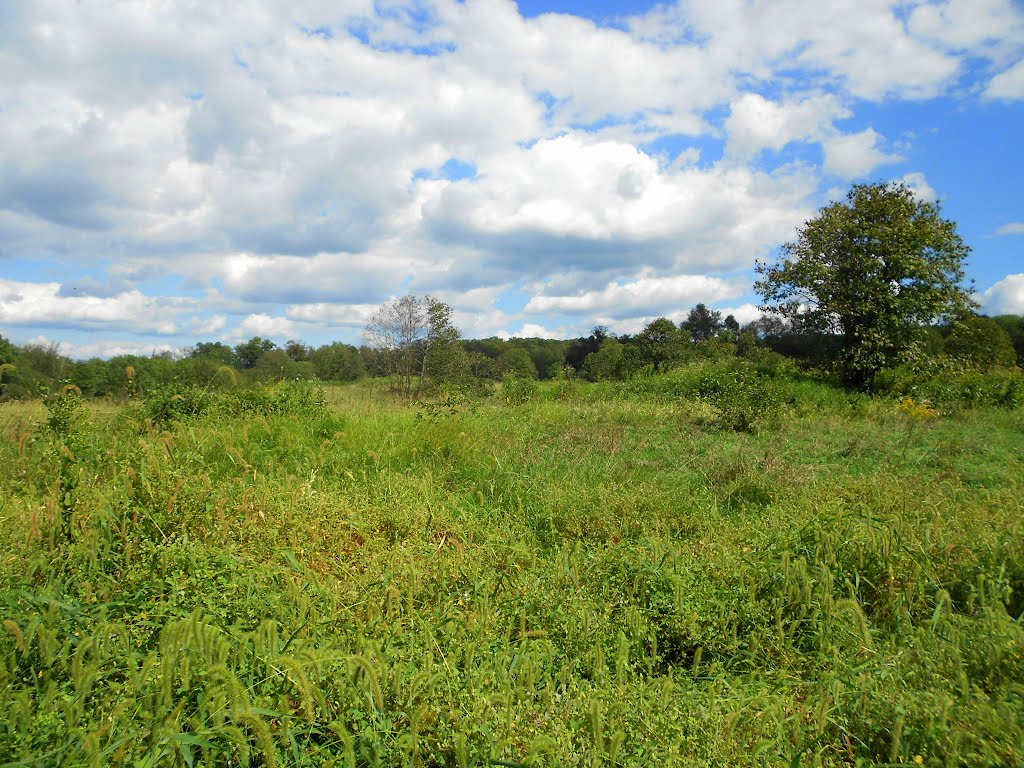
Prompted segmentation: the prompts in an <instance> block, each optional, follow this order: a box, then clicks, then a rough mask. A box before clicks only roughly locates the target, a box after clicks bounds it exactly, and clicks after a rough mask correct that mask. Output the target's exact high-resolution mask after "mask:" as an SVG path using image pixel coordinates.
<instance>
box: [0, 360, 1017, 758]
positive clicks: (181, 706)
mask: <svg viewBox="0 0 1024 768" xmlns="http://www.w3.org/2000/svg"><path fill="white" fill-rule="evenodd" d="M708 381H711V380H710V379H708V378H707V376H706V372H705V373H693V372H688V373H683V374H679V375H677V376H675V377H674V378H673V377H667V378H665V379H662V380H654V381H648V382H639V383H630V384H618V385H586V384H583V383H579V382H572V383H571V384H565V383H564V382H563V383H557V382H556V383H552V384H547V385H544V386H542V387H541V388H540V390H539V391H537V392H535V393H532V394H530V396H529V399H528V400H527V401H526V402H525V403H522V404H519V405H510V404H509V400H508V399H507V398H504V397H503V396H502V393H501V392H500V391H499V392H498V393H497V394H496V395H495V396H494V397H493V398H491V399H490V400H486V401H482V402H468V401H467V402H464V401H457V402H456V401H452V405H451V407H444V408H434V409H432V408H430V407H425V406H419V407H417V406H408V405H402V404H396V403H391V402H388V401H387V400H386V398H385V393H384V391H383V388H382V387H381V386H380V384H379V383H378V384H374V383H373V382H369V383H364V384H360V385H355V386H352V387H345V388H330V389H328V390H327V391H326V392H325V400H326V405H324V406H320V405H318V404H317V403H316V402H315V398H314V399H309V398H307V397H305V396H302V397H298V396H296V397H293V396H291V395H282V394H281V393H279V392H278V393H275V392H269V393H263V394H261V395H260V396H259V397H258V398H256V399H255V400H253V399H252V398H250V399H249V400H245V402H246V403H252V402H257V404H258V405H259V407H260V408H262V409H263V410H262V411H261V412H258V413H257V412H246V413H239V412H238V408H236V407H235V406H231V407H230V408H228V407H227V406H217V405H215V406H213V407H212V408H211V409H210V410H208V411H207V412H206V413H204V414H202V415H199V416H195V417H183V418H181V419H180V420H173V419H170V420H167V421H163V422H160V421H158V422H156V423H154V422H153V421H152V419H148V420H147V416H146V410H145V407H141V408H140V407H139V406H126V407H124V408H123V409H121V410H117V409H115V408H114V407H112V406H104V407H103V408H102V409H98V408H97V407H96V406H92V405H89V406H87V407H82V408H78V409H76V408H73V407H71V408H69V409H68V410H69V413H68V419H67V421H66V422H60V420H57V422H56V423H55V422H54V419H53V418H52V414H53V410H52V409H51V411H47V409H45V408H43V407H42V406H41V405H39V404H16V405H15V404H6V405H3V406H2V407H0V436H2V440H0V466H3V467H4V468H5V469H4V471H3V472H2V473H0V521H2V522H0V551H2V554H0V585H2V590H3V591H2V603H0V610H2V612H3V616H2V619H3V621H4V624H3V627H2V628H0V712H9V713H10V714H9V715H8V716H7V717H6V718H5V719H3V718H0V765H39V766H49V765H69V766H71V765H74V766H78V765H128V766H141V767H145V766H198V765H204V766H221V765H253V766H273V765H282V766H285V765H287V766H323V765H338V766H350V765H357V766H372V765H379V766H404V765H408V766H471V765H474V766H486V765H495V764H497V765H501V764H505V765H524V766H598V765H601V766H651V765H698V766H699V765H706V766H720V765H778V764H782V765H794V766H795V765H799V766H816V765H820V766H832V765H879V764H900V763H904V764H906V763H909V764H914V763H915V761H918V758H920V759H919V762H923V763H924V764H925V765H943V766H945V765H949V766H959V765H963V766H984V765H989V766H997V765H1015V764H1020V763H1021V762H1024V661H1022V654H1024V629H1022V627H1021V614H1022V613H1024V522H1022V520H1024V517H1022V511H1024V501H1022V499H1024V493H1022V487H1021V486H1022V480H1024V466H1022V462H1024V459H1022V453H1024V452H1022V451H1021V450H1020V449H1021V446H1022V445H1024V411H1022V410H1021V409H1020V408H1017V409H1015V410H1013V409H1001V408H982V409H976V410H962V411H959V412H956V413H954V414H945V415H940V416H939V417H938V418H935V419H926V418H917V417H914V416H912V415H909V414H908V413H906V412H902V411H901V410H900V408H899V405H898V402H897V401H894V400H884V399H870V398H866V397H860V396H852V397H851V396H848V395H846V394H845V393H842V392H839V391H836V390H832V389H829V388H827V387H825V386H824V385H822V384H819V383H816V382H813V381H789V382H782V383H778V384H777V385H775V384H773V385H772V390H771V391H772V392H773V393H774V394H773V395H772V396H773V397H776V398H777V405H778V407H777V408H772V409H769V410H768V411H765V412H763V413H762V412H761V411H758V412H756V413H754V414H753V415H754V416H755V417H756V418H755V419H754V421H753V422H752V423H751V424H748V423H747V420H746V419H740V421H739V422H734V421H732V420H729V421H728V422H723V420H722V418H721V417H722V414H723V412H724V411H723V410H722V409H721V406H722V401H721V400H715V397H720V396H721V395H720V394H716V393H720V392H721V391H722V386H731V384H729V382H726V385H721V382H720V380H717V379H716V380H715V381H712V384H713V385H714V386H711V385H709V384H708ZM716 382H718V383H716ZM754 383H755V384H756V385H757V386H760V384H759V383H758V382H754ZM744 386H746V385H744ZM730 391H733V390H730ZM741 394H742V393H741ZM246 397H248V396H246ZM253 397H255V396H253ZM243 400H244V398H243ZM175 402H178V401H175ZM232 402H235V403H236V404H237V402H241V400H235V401H232ZM514 402H516V403H518V402H519V400H518V399H516V400H515V401H514ZM267 403H271V404H274V405H273V407H270V406H266V404H267ZM264 406H266V407H264ZM218 408H220V410H218ZM233 413H235V414H238V415H232V414H233ZM752 413H753V412H752ZM48 419H49V420H50V422H51V424H56V426H57V431H54V429H53V428H50V427H47V426H46V423H47V420H48ZM65 424H66V425H65ZM723 424H724V425H725V426H733V427H735V428H739V429H745V430H749V431H733V429H722V426H723ZM62 425H65V426H62Z"/></svg>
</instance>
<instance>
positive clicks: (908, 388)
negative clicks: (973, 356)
mask: <svg viewBox="0 0 1024 768" xmlns="http://www.w3.org/2000/svg"><path fill="white" fill-rule="evenodd" d="M875 391H876V392H879V393H884V394H890V395H895V396H898V397H913V398H915V399H917V400H930V401H932V403H934V404H935V406H936V407H937V408H938V409H939V410H943V411H955V410H960V409H963V408H978V407H981V406H996V407H1000V408H1019V407H1020V406H1021V405H1024V374H1022V373H1021V372H1020V371H1017V370H1013V369H1008V370H998V369H997V370H992V371H989V372H988V373H982V372H981V371H978V370H976V369H973V368H965V367H964V366H963V365H962V363H960V362H959V361H956V360H953V359H952V358H941V359H938V360H934V361H931V362H930V363H929V364H928V365H926V366H923V367H920V368H918V369H916V370H915V369H912V368H910V367H908V366H902V367H900V368H895V369H890V370H887V371H883V372H882V373H881V374H880V375H879V376H878V379H877V380H876V382H875Z"/></svg>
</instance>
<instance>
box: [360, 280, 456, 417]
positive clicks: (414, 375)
mask: <svg viewBox="0 0 1024 768" xmlns="http://www.w3.org/2000/svg"><path fill="white" fill-rule="evenodd" d="M451 316H452V308H451V307H449V306H448V305H447V304H445V303H444V302H441V301H437V300H436V299H433V298H431V297H430V296H424V297H422V298H420V297H417V296H413V295H411V294H410V295H406V296H403V297H402V298H400V299H396V300H395V301H393V302H391V303H389V304H385V305H384V306H382V307H381V308H380V309H378V310H377V311H376V312H375V313H374V314H373V315H372V316H371V317H370V320H369V322H368V323H367V325H366V331H365V332H364V334H363V335H364V338H365V339H366V342H367V343H368V344H369V345H370V346H371V347H373V348H376V349H377V350H378V352H379V353H380V364H381V366H382V368H383V370H384V371H385V373H386V374H387V375H389V376H391V377H393V379H394V381H395V384H396V387H395V388H396V389H397V390H398V391H400V392H401V393H402V394H403V395H405V396H406V397H409V398H415V397H418V396H419V394H420V391H421V389H422V387H423V385H424V382H425V381H427V380H428V379H429V380H431V381H432V382H433V383H435V384H436V383H442V382H444V381H449V380H451V379H452V378H453V377H456V376H457V375H459V374H461V373H463V372H465V371H466V370H468V358H467V356H466V354H465V350H463V348H462V344H461V342H460V340H459V336H460V334H459V331H458V329H457V328H456V327H455V326H454V325H452V322H451Z"/></svg>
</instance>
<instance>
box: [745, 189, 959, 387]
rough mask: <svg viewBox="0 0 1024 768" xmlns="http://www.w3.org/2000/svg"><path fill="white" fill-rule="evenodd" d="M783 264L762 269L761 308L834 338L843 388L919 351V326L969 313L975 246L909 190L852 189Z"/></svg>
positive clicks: (801, 235)
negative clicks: (968, 278) (969, 263)
mask: <svg viewBox="0 0 1024 768" xmlns="http://www.w3.org/2000/svg"><path fill="white" fill-rule="evenodd" d="M782 252H783V259H782V261H781V262H780V263H778V264H774V265H768V264H763V263H762V264H758V266H757V271H758V273H760V274H761V275H762V279H761V280H759V281H758V282H757V283H756V285H755V289H756V290H757V292H758V293H760V294H761V296H762V297H764V299H765V306H763V307H762V308H761V309H762V310H765V311H769V312H774V313H776V314H778V315H781V316H782V317H784V318H787V319H789V320H790V321H792V322H795V323H796V324H797V325H798V327H800V328H802V329H806V330H808V331H814V332H819V333H825V334H833V335H835V336H836V337H837V340H838V344H837V353H836V359H835V360H834V362H835V363H836V365H837V367H838V369H839V372H840V374H841V375H842V378H843V381H844V382H845V383H846V384H847V385H848V386H852V387H857V388H864V387H867V386H870V384H871V383H872V381H873V380H874V377H875V375H876V374H877V373H878V372H879V371H880V370H882V369H883V368H886V367H890V366H894V365H897V364H899V363H901V362H908V361H910V360H913V359H914V358H916V357H918V356H919V355H920V354H921V348H922V344H921V329H922V327H923V326H926V325H929V324H931V323H933V322H935V321H937V320H940V319H943V318H949V317H958V316H960V315H963V314H964V313H966V312H968V311H969V310H970V309H971V308H972V306H973V302H972V301H971V299H970V297H969V295H968V293H967V291H966V290H965V289H964V287H963V286H962V281H963V278H964V269H963V264H964V260H965V259H966V258H967V255H968V253H969V252H970V249H969V248H968V247H967V245H965V244H964V242H963V240H962V239H961V238H960V236H959V235H958V234H957V232H956V225H955V224H954V223H953V222H952V221H948V220H946V219H943V218H941V217H940V216H939V206H938V204H937V203H929V202H925V201H922V200H919V199H918V198H916V197H915V195H914V193H913V192H912V191H911V190H910V189H909V188H908V187H906V186H905V185H903V184H870V185H855V186H854V187H853V189H851V190H850V192H849V194H848V195H847V197H846V201H845V202H841V203H833V204H831V205H829V206H827V207H825V208H823V209H821V211H819V212H818V215H817V216H816V217H815V218H813V219H811V220H810V221H808V222H807V223H806V224H804V226H803V228H802V229H801V230H800V231H799V232H798V236H797V240H796V241H795V242H792V243H786V244H785V245H784V246H783V247H782Z"/></svg>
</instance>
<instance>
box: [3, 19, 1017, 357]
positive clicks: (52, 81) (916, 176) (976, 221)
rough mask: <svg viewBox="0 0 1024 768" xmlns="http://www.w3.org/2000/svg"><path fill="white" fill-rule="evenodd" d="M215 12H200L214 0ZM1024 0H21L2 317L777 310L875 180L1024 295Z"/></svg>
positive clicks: (132, 342)
mask: <svg viewBox="0 0 1024 768" xmlns="http://www.w3.org/2000/svg"><path fill="white" fill-rule="evenodd" d="M190 6H192V7H190ZM1022 57H1024V7H1022V6H1021V4H1020V3H1019V2H1018V3H1015V2H1013V1H1012V0H830V2H828V3H820V2H807V1H806V0H718V1H717V2H715V3H707V2H698V1H697V0H692V2H678V3H652V2H635V3H626V2H611V1H610V0H605V1H603V2H590V3H586V2H575V1H573V0H558V1H557V2H556V1H555V0H529V1H527V0H524V1H523V2H521V3H519V4H518V5H517V4H516V3H514V2H511V0H413V2H407V1H404V0H299V1H296V0H289V1H287V2H286V1H285V0H260V1H257V2H254V3H251V4H249V5H247V6H246V7H244V8H243V7H241V5H240V4H236V3H227V2H223V3H221V2H209V3H203V4H201V5H198V6H194V4H191V3H184V2H182V3H157V2H138V3H132V4H120V3H70V2H67V0H59V1H58V0H37V2H33V3H5V4H3V5H0V137H2V138H3V141H2V142H0V167H2V173H0V334H2V335H4V336H5V337H7V338H9V339H12V340H14V341H15V342H18V343H29V342H33V343H60V344H61V345H62V348H63V349H64V350H65V351H66V352H67V353H68V354H71V355H74V356H76V357H86V356H92V355H101V356H106V355H111V354H117V353H122V352H131V353H149V352H152V351H155V350H165V349H171V350H177V349H181V348H183V347H185V346H187V345H189V344H191V343H194V342H196V341H212V340H221V341H225V342H228V343H232V344H233V343H237V342H238V341H242V340H245V339H247V338H249V337H251V336H254V335H260V336H264V337H269V338H271V339H273V340H275V341H277V342H284V341H285V340H287V339H302V340H304V341H306V342H307V343H310V344H314V345H316V344H322V343H326V342H329V341H333V340H339V339H340V340H344V341H348V342H352V343H359V342H360V339H361V335H362V329H363V326H364V323H365V320H366V318H367V316H368V315H369V314H370V313H372V312H373V311H374V309H375V308H376V307H378V306H380V304H382V303H384V302H386V301H388V300H390V299H392V298H395V297H397V296H400V295H401V294H402V293H405V292H415V293H419V294H424V293H430V294H431V295H434V296H436V297H438V298H441V299H442V300H444V301H447V302H448V303H450V304H451V305H452V306H453V307H454V308H455V310H456V320H457V322H458V323H459V325H460V327H461V329H462V331H463V333H464V334H465V335H466V336H469V337H480V336H488V335H502V336H508V335H527V336H529V335H539V336H549V337H560V338H566V337H572V336H576V335H579V334H585V333H587V332H588V331H589V329H590V328H592V327H593V326H594V325H596V324H604V325H607V326H609V327H611V328H612V329H613V330H616V331H619V332H634V331H636V330H638V329H639V328H641V327H643V325H645V324H646V323H647V322H649V321H650V320H651V319H653V318H655V317H658V316H660V315H667V316H669V317H672V318H674V319H677V320H678V319H681V318H683V317H685V315H686V313H687V312H688V311H689V309H690V308H691V307H692V306H693V305H695V304H697V303H698V302H703V303H706V304H708V305H710V306H713V307H715V308H718V309H720V310H722V311H723V312H725V313H733V314H735V315H736V316H737V318H739V319H740V320H741V321H746V320H750V319H753V318H754V317H756V315H757V310H756V306H755V305H756V303H757V297H756V296H754V295H753V294H752V293H751V284H752V281H753V266H754V263H755V260H757V259H766V258H767V259H770V258H772V257H773V255H774V254H775V253H776V252H777V249H778V247H779V246H780V245H781V244H782V243H784V242H786V241H787V240H791V239H793V237H794V235H795V233H796V230H797V228H798V227H799V226H800V225H801V224H802V223H803V222H804V221H806V220H807V219H808V218H809V217H810V216H813V215H814V213H815V211H816V210H817V209H819V208H820V207H821V206H822V205H825V204H827V203H828V202H829V201H830V200H834V199H839V198H841V197H842V196H843V195H845V193H846V191H847V190H848V189H849V187H850V185H851V184H853V183H857V182H873V181H880V180H900V181H903V182H905V183H906V184H908V185H910V186H911V187H912V188H914V189H915V190H916V191H917V192H918V194H920V195H921V196H923V197H926V198H929V199H938V200H940V201H941V203H942V206H943V213H944V214H945V215H946V216H947V217H949V218H951V219H953V220H954V221H956V222H957V224H958V226H959V231H960V232H961V234H962V235H963V237H964V238H965V240H966V241H967V242H968V243H969V244H970V245H971V246H972V248H973V253H972V256H971V259H970V262H969V278H970V279H971V280H972V281H973V283H974V287H975V290H976V292H977V298H978V300H979V302H980V303H981V304H982V306H983V309H984V310H985V311H987V312H989V313H1004V312H1005V313H1021V314H1024V195H1021V194H1020V178H1021V177H1022V176H1024V142H1022V141H1021V136H1024V60H1022Z"/></svg>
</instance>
